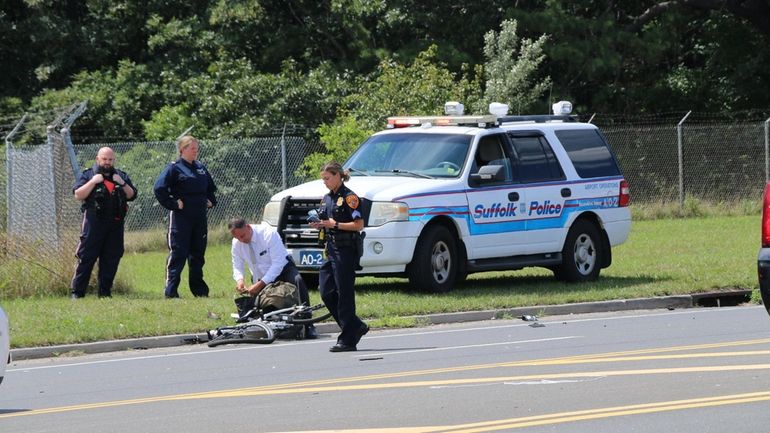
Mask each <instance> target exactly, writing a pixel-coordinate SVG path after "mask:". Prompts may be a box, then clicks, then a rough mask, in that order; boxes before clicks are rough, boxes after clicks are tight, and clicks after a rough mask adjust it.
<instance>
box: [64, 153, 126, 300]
mask: <svg viewBox="0 0 770 433" xmlns="http://www.w3.org/2000/svg"><path fill="white" fill-rule="evenodd" d="M114 164H115V152H114V151H113V150H112V149H110V148H109V147H102V148H101V149H99V151H98V152H97V153H96V163H94V165H93V166H92V167H91V168H89V169H87V170H84V171H83V172H82V173H80V175H79V176H78V178H77V180H76V181H75V184H74V186H73V187H72V192H73V193H74V194H75V199H77V200H81V201H83V206H82V208H81V209H82V211H83V222H82V224H81V232H80V243H78V247H77V251H76V253H75V256H76V257H77V259H78V263H77V266H76V267H75V275H74V276H73V277H72V283H71V286H70V287H71V296H72V299H77V298H82V297H84V296H85V295H86V288H87V287H88V282H89V280H90V279H91V271H92V270H93V269H94V265H95V264H96V261H97V260H99V274H98V277H97V279H98V285H99V297H100V298H103V297H110V296H112V283H113V281H114V280H115V274H116V273H117V272H118V264H120V258H121V257H123V232H124V219H125V217H126V213H127V212H128V202H129V201H131V200H134V199H135V198H136V187H134V184H133V183H131V179H130V178H129V177H128V175H127V174H126V173H125V172H123V171H121V170H117V169H115V167H114Z"/></svg>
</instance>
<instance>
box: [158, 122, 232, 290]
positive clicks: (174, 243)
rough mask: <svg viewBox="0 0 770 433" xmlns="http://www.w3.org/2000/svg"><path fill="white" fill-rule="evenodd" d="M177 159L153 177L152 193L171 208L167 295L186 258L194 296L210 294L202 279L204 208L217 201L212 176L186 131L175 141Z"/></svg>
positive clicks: (172, 288) (206, 227)
mask: <svg viewBox="0 0 770 433" xmlns="http://www.w3.org/2000/svg"><path fill="white" fill-rule="evenodd" d="M177 149H178V150H179V159H177V160H176V161H175V162H172V163H170V164H168V165H167V166H166V167H165V168H164V169H163V171H162V172H161V173H160V176H158V179H157V180H156V181H155V187H154V191H155V197H156V198H157V199H158V202H160V204H161V205H162V206H163V207H165V208H166V209H168V210H170V211H171V212H170V213H169V228H168V248H169V255H168V262H167V266H166V287H165V290H164V291H165V295H166V298H178V297H179V292H177V288H178V287H179V281H180V279H181V275H182V269H184V265H185V261H187V262H188V263H189V264H190V268H189V282H190V291H191V292H192V294H193V295H194V296H196V297H198V296H203V297H206V296H208V295H209V286H208V285H206V282H205V281H203V265H204V263H205V257H204V256H205V254H206V243H207V237H208V216H207V210H208V209H209V208H212V207H214V206H215V205H216V204H217V199H216V197H215V196H214V193H215V192H216V190H217V187H216V185H214V180H213V179H212V178H211V174H210V173H209V171H208V170H207V169H206V167H205V166H204V165H203V164H202V163H201V162H200V161H198V140H197V139H196V138H195V137H193V136H190V135H185V136H184V137H182V138H180V139H179V140H178V141H177Z"/></svg>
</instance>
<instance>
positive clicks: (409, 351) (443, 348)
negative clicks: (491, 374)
mask: <svg viewBox="0 0 770 433" xmlns="http://www.w3.org/2000/svg"><path fill="white" fill-rule="evenodd" d="M572 338H583V337H581V336H578V335H572V336H568V337H554V338H541V339H538V340H518V341H503V342H501V343H485V344H471V345H467V346H449V347H432V348H430V349H413V350H393V351H391V352H380V353H367V354H366V355H356V356H354V358H372V357H376V356H385V355H387V356H393V355H403V354H406V353H420V352H438V351H441V350H458V349H471V348H476V347H489V346H505V345H510V344H522V343H540V342H543V341H555V340H569V339H572Z"/></svg>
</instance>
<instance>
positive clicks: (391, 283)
mask: <svg viewBox="0 0 770 433" xmlns="http://www.w3.org/2000/svg"><path fill="white" fill-rule="evenodd" d="M758 231H759V217H758V216H757V215H754V216H737V217H711V218H691V219H658V220H644V221H636V222H634V224H633V228H632V231H631V235H630V237H629V239H628V241H627V242H626V243H625V244H623V245H620V246H618V247H616V248H614V249H613V263H612V266H611V267H609V268H607V269H604V270H602V274H601V276H600V278H599V280H597V281H596V282H593V283H589V284H580V285H574V284H566V283H562V282H559V281H556V280H555V279H554V278H553V276H552V274H551V273H550V271H548V270H545V269H539V268H529V269H524V270H521V271H509V272H487V273H483V274H474V275H471V276H469V277H468V280H467V281H466V282H465V283H464V284H463V285H461V286H460V287H457V288H456V289H455V290H454V291H452V292H450V293H446V294H430V293H419V292H414V291H411V290H410V289H409V288H408V285H407V282H406V280H405V279H399V278H388V279H376V278H372V277H364V278H358V279H357V281H356V300H357V310H358V313H359V315H360V316H361V317H363V318H366V319H367V320H369V321H371V323H372V324H373V325H374V326H398V327H406V326H417V325H418V323H417V322H416V321H415V319H414V318H412V317H409V316H414V315H423V314H430V313H447V312H456V311H471V310H492V309H506V308H513V307H520V306H535V305H553V304H563V303H572V302H589V301H600V300H610V299H629V298H639V297H649V296H663V295H673V294H688V293H696V292H708V291H713V290H724V289H734V288H744V289H747V288H748V289H755V288H756V287H757V281H756V252H757V248H758ZM166 257H167V252H166V251H150V252H145V253H136V252H132V253H127V254H126V255H125V256H124V258H123V260H122V262H121V265H120V269H119V271H118V281H119V283H120V286H121V290H120V292H119V293H118V294H117V295H116V296H115V297H114V298H112V299H98V298H96V297H95V296H94V294H93V291H91V292H89V295H88V297H86V298H85V299H81V300H78V301H75V302H73V301H71V300H69V299H66V298H64V297H62V296H60V295H56V296H35V297H31V298H12V299H9V298H8V297H4V300H3V307H4V308H5V309H6V311H7V312H8V314H9V316H10V318H11V339H12V345H13V347H29V346H39V345H50V344H61V343H73V342H87V341H97V340H106V339H117V338H130V337H139V336H156V335H168V334H190V333H198V332H203V331H205V330H207V329H212V328H215V327H217V326H222V325H225V324H231V323H232V322H231V319H230V318H229V314H230V313H231V312H234V311H235V306H234V304H233V296H234V293H235V292H234V282H233V280H232V276H231V264H230V245H229V243H226V242H222V241H221V240H220V243H219V244H216V245H215V244H210V245H209V248H208V251H207V253H206V265H205V267H204V273H205V279H206V281H207V283H208V284H209V286H210V288H211V293H210V297H209V298H205V299H194V298H192V295H191V294H190V291H189V287H188V284H187V274H186V271H185V273H184V274H183V277H182V284H181V285H180V287H179V293H180V295H181V296H182V298H181V299H176V300H166V299H164V298H163V284H164V280H165V263H166ZM4 292H5V290H4ZM59 292H61V291H59ZM59 292H57V293H59ZM310 297H311V302H312V303H313V304H315V303H320V302H321V300H320V296H319V294H318V290H317V289H315V288H313V289H312V290H311V291H310ZM755 299H756V297H755ZM212 317H215V318H214V319H212Z"/></svg>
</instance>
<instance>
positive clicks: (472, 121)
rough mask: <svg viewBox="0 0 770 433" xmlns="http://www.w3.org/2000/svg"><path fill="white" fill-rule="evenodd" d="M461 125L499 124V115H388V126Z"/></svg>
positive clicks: (483, 126) (485, 125)
mask: <svg viewBox="0 0 770 433" xmlns="http://www.w3.org/2000/svg"><path fill="white" fill-rule="evenodd" d="M420 125H432V126H460V125H473V126H478V127H480V128H486V127H488V126H496V125H497V117H495V115H493V114H487V115H484V116H403V117H388V128H389V129H392V128H405V127H409V126H420Z"/></svg>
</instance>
